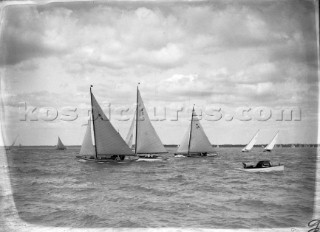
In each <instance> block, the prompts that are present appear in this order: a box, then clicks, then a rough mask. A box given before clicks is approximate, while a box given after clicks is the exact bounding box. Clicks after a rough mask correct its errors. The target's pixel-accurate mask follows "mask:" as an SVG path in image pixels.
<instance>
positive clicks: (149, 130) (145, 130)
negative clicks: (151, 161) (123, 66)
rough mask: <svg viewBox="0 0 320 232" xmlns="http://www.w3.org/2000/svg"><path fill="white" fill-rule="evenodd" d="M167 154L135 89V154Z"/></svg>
mask: <svg viewBox="0 0 320 232" xmlns="http://www.w3.org/2000/svg"><path fill="white" fill-rule="evenodd" d="M156 153H167V150H166V149H165V147H164V146H163V144H162V142H161V140H160V138H159V136H158V134H157V133H156V131H155V129H154V127H153V126H152V124H151V122H150V119H149V116H148V113H147V111H146V108H145V106H144V104H143V101H142V98H141V95H140V91H139V88H138V87H137V109H136V138H135V154H156Z"/></svg>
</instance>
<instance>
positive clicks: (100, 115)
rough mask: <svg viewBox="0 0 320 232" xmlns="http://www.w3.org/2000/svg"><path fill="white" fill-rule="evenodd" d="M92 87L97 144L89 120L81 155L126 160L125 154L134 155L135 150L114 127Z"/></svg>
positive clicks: (88, 159)
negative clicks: (133, 150) (132, 149)
mask: <svg viewBox="0 0 320 232" xmlns="http://www.w3.org/2000/svg"><path fill="white" fill-rule="evenodd" d="M91 88H92V86H91V87H90V96H91V113H92V118H93V120H91V121H92V124H93V137H94V143H95V145H94V146H93V145H92V138H91V123H90V121H89V123H88V126H87V130H86V134H85V136H84V139H83V142H82V146H81V150H80V156H77V158H80V159H81V160H82V161H97V162H109V161H114V160H124V158H125V156H133V155H134V154H133V152H132V151H131V149H130V148H129V147H128V145H127V144H126V142H125V141H124V140H123V139H122V137H121V136H120V134H119V133H118V132H117V131H116V130H115V129H114V127H113V126H112V124H111V123H110V121H109V119H108V118H107V116H106V115H105V114H104V112H103V111H102V109H101V107H100V105H99V104H98V102H97V100H96V99H95V97H94V95H93V93H92V91H91Z"/></svg>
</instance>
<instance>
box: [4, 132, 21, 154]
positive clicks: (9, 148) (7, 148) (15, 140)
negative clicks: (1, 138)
mask: <svg viewBox="0 0 320 232" xmlns="http://www.w3.org/2000/svg"><path fill="white" fill-rule="evenodd" d="M18 137H19V135H17V136H16V138H15V139H14V140H13V142H12V144H11V145H10V146H7V147H6V148H5V149H6V150H7V151H8V150H11V149H12V148H13V147H14V146H15V144H16V142H17V140H18Z"/></svg>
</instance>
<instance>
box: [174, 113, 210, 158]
mask: <svg viewBox="0 0 320 232" xmlns="http://www.w3.org/2000/svg"><path fill="white" fill-rule="evenodd" d="M185 156H187V157H201V156H216V154H214V150H213V148H212V145H211V143H210V141H209V139H208V137H207V136H206V134H205V132H204V130H203V128H202V126H201V124H200V121H199V119H198V117H197V115H196V113H195V111H194V107H193V109H192V115H191V123H190V127H189V128H188V130H187V132H186V134H185V136H184V137H183V139H182V141H181V143H180V145H179V147H178V149H177V151H176V153H175V157H176V158H181V157H185Z"/></svg>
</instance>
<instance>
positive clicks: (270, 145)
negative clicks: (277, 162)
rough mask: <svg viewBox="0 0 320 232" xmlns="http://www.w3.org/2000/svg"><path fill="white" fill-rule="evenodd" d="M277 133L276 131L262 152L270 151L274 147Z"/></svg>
mask: <svg viewBox="0 0 320 232" xmlns="http://www.w3.org/2000/svg"><path fill="white" fill-rule="evenodd" d="M278 134H279V131H277V133H276V135H275V136H274V137H273V139H272V140H271V142H270V143H269V144H268V145H267V146H266V147H265V148H264V150H263V151H264V152H271V151H272V149H273V148H274V145H275V144H276V142H277V138H278Z"/></svg>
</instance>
